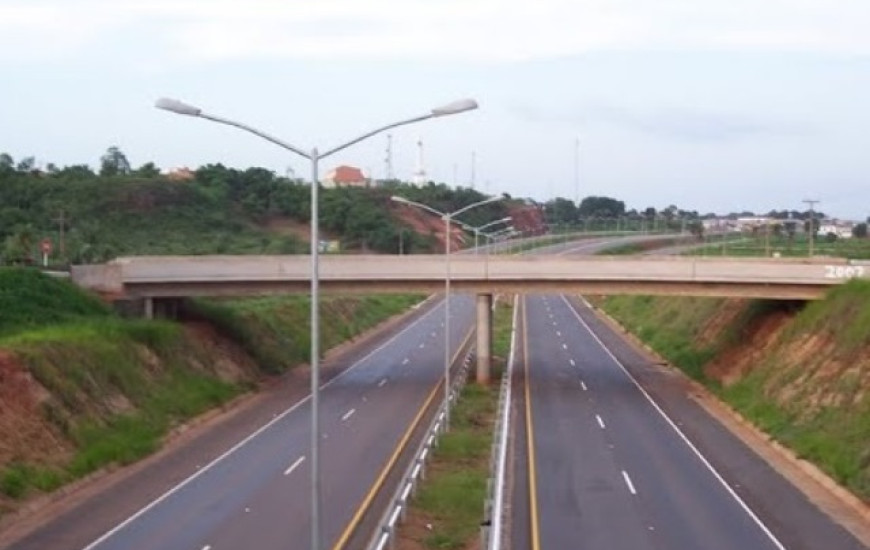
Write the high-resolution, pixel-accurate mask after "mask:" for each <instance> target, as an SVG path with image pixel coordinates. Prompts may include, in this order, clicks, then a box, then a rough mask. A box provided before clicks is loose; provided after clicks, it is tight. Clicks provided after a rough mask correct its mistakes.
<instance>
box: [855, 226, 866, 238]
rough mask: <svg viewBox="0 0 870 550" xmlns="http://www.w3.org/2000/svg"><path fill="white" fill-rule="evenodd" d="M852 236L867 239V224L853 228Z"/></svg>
mask: <svg viewBox="0 0 870 550" xmlns="http://www.w3.org/2000/svg"><path fill="white" fill-rule="evenodd" d="M852 236H853V237H857V238H859V239H866V238H867V223H859V224H857V225H856V226H855V227H853V228H852Z"/></svg>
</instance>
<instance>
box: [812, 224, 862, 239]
mask: <svg viewBox="0 0 870 550" xmlns="http://www.w3.org/2000/svg"><path fill="white" fill-rule="evenodd" d="M854 227H855V224H854V223H852V222H847V221H842V220H822V222H821V223H820V224H819V235H820V236H825V235H836V236H837V238H839V239H849V238H851V237H852V229H853V228H854Z"/></svg>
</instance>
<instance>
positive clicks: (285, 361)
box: [188, 294, 425, 374]
mask: <svg viewBox="0 0 870 550" xmlns="http://www.w3.org/2000/svg"><path fill="white" fill-rule="evenodd" d="M424 298H425V296H422V295H417V294H380V295H379V294H376V295H371V296H356V295H353V296H336V295H329V294H327V295H323V296H321V298H320V307H321V311H322V314H321V317H320V347H321V350H322V351H326V350H329V349H331V348H333V347H335V346H337V345H339V344H341V343H342V342H345V341H348V340H352V339H353V338H354V337H355V336H357V335H358V334H360V333H362V332H365V331H366V330H368V329H370V328H372V327H373V326H375V325H376V324H378V323H380V322H381V321H383V320H384V319H386V318H388V317H390V316H392V315H396V314H397V313H401V312H403V311H405V310H407V309H408V308H409V307H411V306H412V305H414V304H416V303H419V302H421V301H422V300H423V299H424ZM188 310H189V312H190V313H191V314H192V315H193V316H194V318H201V319H204V320H207V321H208V322H209V323H210V324H211V325H212V326H214V327H216V328H217V329H218V330H219V331H221V332H222V333H224V334H225V335H227V336H228V337H230V338H231V339H232V340H233V341H234V342H236V343H237V344H238V345H240V346H241V347H242V349H244V350H245V352H247V353H248V355H250V356H251V357H252V358H254V360H255V361H256V362H257V365H258V366H259V367H260V369H261V370H262V371H263V372H264V373H266V374H277V373H280V372H283V371H286V370H288V369H290V368H292V367H293V366H294V365H297V364H300V363H307V362H308V361H309V360H310V355H309V350H310V331H309V327H310V325H311V300H310V298H309V297H308V296H301V295H284V296H266V297H260V298H244V299H239V298H233V299H226V300H218V299H198V300H195V301H193V302H192V304H190V305H189V306H188Z"/></svg>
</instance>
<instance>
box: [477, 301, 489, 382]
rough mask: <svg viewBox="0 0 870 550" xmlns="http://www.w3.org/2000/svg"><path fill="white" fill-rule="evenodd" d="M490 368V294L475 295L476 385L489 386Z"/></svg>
mask: <svg viewBox="0 0 870 550" xmlns="http://www.w3.org/2000/svg"><path fill="white" fill-rule="evenodd" d="M491 366H492V294H478V295H477V376H476V379H477V383H478V384H489V378H490V369H491Z"/></svg>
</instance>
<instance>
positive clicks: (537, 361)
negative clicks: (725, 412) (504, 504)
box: [512, 296, 862, 550]
mask: <svg viewBox="0 0 870 550" xmlns="http://www.w3.org/2000/svg"><path fill="white" fill-rule="evenodd" d="M525 310H526V311H525V323H526V327H525V332H526V333H527V335H528V339H527V341H526V342H524V347H525V349H524V351H523V355H524V356H525V357H526V358H527V366H528V369H529V371H528V375H529V384H528V385H525V384H523V383H522V379H520V380H521V383H520V385H518V388H520V389H518V391H517V394H520V393H524V392H525V391H528V394H527V395H528V397H529V398H530V401H529V403H530V404H531V406H530V407H529V409H528V411H529V412H530V414H531V422H530V424H531V425H532V430H531V439H530V443H531V444H533V448H532V449H530V450H527V453H528V455H533V457H534V467H533V469H532V470H530V471H526V472H517V473H518V476H519V479H526V480H530V479H533V480H534V488H535V492H534V497H531V495H530V494H529V492H526V491H523V490H522V487H521V486H520V484H521V483H522V481H520V482H518V486H520V490H518V491H516V492H515V495H514V499H515V502H516V501H517V500H518V499H519V500H522V499H523V498H526V499H529V500H530V501H531V504H526V505H525V506H526V508H529V507H534V508H535V509H536V511H537V529H534V528H533V526H532V525H531V524H530V523H529V521H530V520H528V519H524V518H519V517H516V516H515V517H514V523H513V530H512V548H514V549H522V548H535V549H537V548H544V549H551V548H591V549H610V548H631V549H644V548H668V549H682V548H687V549H694V548H701V549H705V550H706V549H711V550H719V549H721V550H726V549H732V548H753V549H755V548H758V549H768V548H770V549H777V548H784V547H788V548H790V549H792V550H794V549H804V548H806V549H810V548H836V549H840V548H842V549H850V550H852V549H859V548H862V546H861V545H860V544H859V543H858V542H857V541H855V540H854V539H853V538H852V537H851V536H850V535H848V533H846V532H845V531H844V530H843V529H842V528H840V527H839V526H837V525H836V524H834V523H833V522H831V521H830V520H829V519H828V518H827V517H825V516H824V515H822V514H821V513H820V512H818V510H816V509H815V508H814V507H813V506H812V505H810V504H809V503H808V502H807V501H806V499H805V497H804V496H803V495H802V494H800V493H799V492H798V491H797V490H796V489H794V488H793V487H792V486H791V485H790V484H788V483H787V482H786V481H785V480H784V479H782V478H781V477H780V476H779V475H778V474H776V473H775V472H774V471H773V470H772V469H770V468H769V467H767V466H766V465H765V464H763V463H762V461H761V459H760V458H758V457H757V456H755V455H754V453H752V451H750V450H749V449H747V448H745V446H743V445H742V443H741V442H739V441H738V440H737V439H736V438H734V437H733V436H731V435H730V434H728V433H727V432H726V430H724V429H723V428H721V426H719V425H718V423H716V422H715V420H713V419H712V418H710V417H709V416H708V415H706V413H705V412H704V411H702V410H701V409H700V408H698V407H692V406H691V404H689V403H688V400H687V399H685V400H684V402H681V403H679V405H678V406H674V407H671V408H670V410H669V411H668V412H669V414H672V415H674V418H675V419H676V421H677V423H679V424H681V425H682V424H683V423H684V421H686V420H688V425H689V426H688V427H689V428H691V430H690V431H689V433H691V435H692V437H693V438H695V437H697V438H699V439H700V440H701V442H702V444H699V445H697V446H696V445H695V444H690V443H689V442H688V440H687V439H684V438H683V436H682V435H681V433H679V432H678V431H677V429H675V428H677V426H676V425H672V424H671V421H670V420H669V419H668V418H667V417H666V416H665V414H664V411H661V412H660V409H659V408H658V407H657V405H654V404H653V402H652V401H651V400H650V399H649V398H648V397H647V395H646V394H645V393H644V392H642V391H641V390H640V389H639V387H638V386H637V385H636V384H635V382H634V381H633V380H632V378H631V377H630V376H629V374H628V372H627V371H626V370H624V369H623V367H622V366H621V365H620V364H619V363H618V362H617V360H616V355H622V356H624V357H629V356H630V349H629V347H628V346H627V345H626V344H625V343H621V340H620V339H619V338H618V336H617V335H615V334H613V333H610V334H607V335H606V341H607V345H608V346H609V347H612V348H613V349H614V350H615V351H614V352H613V353H615V354H616V355H611V352H608V351H607V350H605V348H604V347H603V346H602V344H601V343H600V342H601V340H600V339H599V338H598V337H597V336H596V335H593V333H592V332H591V330H590V327H592V326H594V327H595V330H596V332H599V331H600V332H602V333H603V332H605V331H606V327H605V326H604V325H602V324H601V323H598V322H597V321H595V318H594V315H593V314H592V312H590V311H588V310H584V309H583V308H582V307H580V308H578V311H579V313H578V312H576V311H575V308H574V307H573V306H572V304H570V303H569V302H568V300H567V299H565V298H564V297H561V296H529V297H527V299H526V300H525ZM587 319H588V320H587ZM639 359H640V358H639V357H637V356H636V355H635V356H631V363H632V365H634V367H635V368H637V369H639V370H640V369H643V368H644V367H647V366H648V365H644V363H645V362H644V361H641V360H639ZM673 382H674V379H673V377H671V378H670V379H664V380H663V379H659V380H657V384H658V386H668V385H669V386H671V391H670V393H668V394H667V397H668V399H669V401H670V400H671V398H672V397H674V396H673V395H671V394H679V392H675V391H674V390H673V386H674V384H673ZM657 393H658V396H659V397H661V396H664V394H663V393H662V392H657ZM517 409H520V407H517ZM522 409H525V403H523V404H522V406H521V410H522ZM685 415H690V418H688V419H687V417H686V416H685ZM687 431H688V430H687ZM519 439H520V438H519V437H518V438H517V440H519ZM518 447H521V445H520V444H519V443H518V444H517V446H515V451H516V450H517V448H518ZM698 447H700V448H703V449H704V450H705V456H703V457H702V455H701V453H700V451H699V449H698ZM520 455H522V453H520ZM707 457H709V458H707ZM525 458H526V461H525V462H524V460H523V457H522V456H520V459H519V460H517V464H518V465H520V466H522V465H523V464H527V462H528V456H527V457H525ZM717 458H719V459H721V460H717ZM729 465H730V467H729ZM720 475H721V476H723V477H724V478H727V479H728V481H729V482H730V483H733V485H734V487H737V488H738V490H734V489H732V488H731V485H726V482H725V479H723V477H720ZM526 484H527V486H529V485H531V484H529V483H528V481H526ZM783 499H787V500H783ZM747 503H749V504H747ZM517 504H518V505H520V506H522V504H521V503H517ZM750 504H751V505H752V508H750ZM753 508H754V509H755V510H758V511H759V512H758V516H756V511H754V510H753ZM762 512H763V513H762ZM530 516H531V514H530ZM535 531H537V533H538V536H537V540H533V539H534V532H535Z"/></svg>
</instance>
